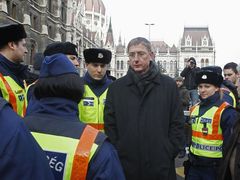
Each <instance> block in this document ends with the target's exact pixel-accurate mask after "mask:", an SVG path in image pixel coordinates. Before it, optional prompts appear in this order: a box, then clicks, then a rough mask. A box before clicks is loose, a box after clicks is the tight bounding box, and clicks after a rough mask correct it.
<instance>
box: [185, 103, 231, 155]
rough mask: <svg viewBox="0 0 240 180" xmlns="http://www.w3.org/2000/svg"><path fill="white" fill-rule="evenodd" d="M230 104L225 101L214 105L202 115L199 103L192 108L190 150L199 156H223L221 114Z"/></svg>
mask: <svg viewBox="0 0 240 180" xmlns="http://www.w3.org/2000/svg"><path fill="white" fill-rule="evenodd" d="M227 106H229V104H228V103H226V102H224V103H222V104H221V105H220V106H219V107H218V106H213V107H211V108H210V109H209V110H208V111H206V112H205V113H204V114H203V115H202V116H200V117H199V116H198V115H199V105H198V104H197V105H195V106H193V107H192V108H191V109H190V118H191V120H192V144H191V147H190V151H191V152H192V153H193V154H194V155H197V156H202V157H209V158H222V145H223V136H222V129H221V127H220V120H221V114H222V112H223V111H224V109H226V107H227Z"/></svg>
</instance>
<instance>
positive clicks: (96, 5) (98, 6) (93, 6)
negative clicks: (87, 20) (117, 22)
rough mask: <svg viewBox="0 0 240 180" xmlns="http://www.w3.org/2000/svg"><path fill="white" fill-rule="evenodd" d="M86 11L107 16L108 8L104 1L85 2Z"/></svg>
mask: <svg viewBox="0 0 240 180" xmlns="http://www.w3.org/2000/svg"><path fill="white" fill-rule="evenodd" d="M85 10H86V11H94V12H96V13H101V14H102V15H105V11H106V8H105V5H104V4H103V2H102V0H85Z"/></svg>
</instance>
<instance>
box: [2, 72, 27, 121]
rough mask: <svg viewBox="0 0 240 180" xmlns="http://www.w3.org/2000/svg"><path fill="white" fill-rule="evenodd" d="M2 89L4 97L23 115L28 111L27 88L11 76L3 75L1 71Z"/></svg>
mask: <svg viewBox="0 0 240 180" xmlns="http://www.w3.org/2000/svg"><path fill="white" fill-rule="evenodd" d="M0 90H1V92H2V96H3V98H4V99H5V100H6V101H8V102H9V103H10V104H11V105H12V108H13V110H14V111H15V112H16V113H17V114H18V115H20V116H22V117H23V116H24V115H25V112H26V103H25V96H26V93H25V89H24V88H22V87H21V86H19V85H18V84H17V83H16V82H15V81H14V79H12V78H11V77H10V76H3V75H2V74H1V73H0Z"/></svg>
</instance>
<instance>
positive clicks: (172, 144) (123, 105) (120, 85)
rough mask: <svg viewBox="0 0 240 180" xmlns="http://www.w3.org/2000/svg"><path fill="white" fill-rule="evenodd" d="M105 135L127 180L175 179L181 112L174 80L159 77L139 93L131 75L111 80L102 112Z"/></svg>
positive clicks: (182, 133)
mask: <svg viewBox="0 0 240 180" xmlns="http://www.w3.org/2000/svg"><path fill="white" fill-rule="evenodd" d="M104 113H105V114H104V117H105V132H106V134H107V135H108V136H109V139H110V141H111V142H112V143H113V144H114V145H115V146H116V148H117V150H118V153H119V157H120V160H121V163H122V165H123V169H124V172H125V175H126V178H127V179H129V180H159V179H161V180H165V179H171V180H172V179H176V173H175V167H174V158H175V157H176V155H177V154H178V152H179V149H181V148H182V145H183V139H182V138H183V137H184V132H183V130H184V128H183V127H184V124H183V123H184V122H183V121H182V119H183V111H182V107H181V103H180V99H179V94H178V89H177V86H176V83H175V81H174V80H173V79H172V78H170V77H168V76H165V75H162V74H160V73H159V74H158V75H157V76H156V77H155V78H154V79H153V80H152V82H151V83H150V84H149V85H148V86H147V88H146V89H145V91H144V93H143V94H141V93H140V92H139V89H138V88H137V86H136V85H135V84H134V82H133V80H132V78H131V76H130V75H129V74H127V75H126V76H124V77H123V78H120V79H118V80H116V81H114V82H113V83H112V84H111V85H110V87H109V90H108V94H107V100H106V104H105V110H104Z"/></svg>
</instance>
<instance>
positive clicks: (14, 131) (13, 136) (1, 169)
mask: <svg viewBox="0 0 240 180" xmlns="http://www.w3.org/2000/svg"><path fill="white" fill-rule="evenodd" d="M0 137H1V141H0V157H1V162H0V179H5V180H8V179H25V180H32V179H39V180H46V179H48V180H53V179H54V177H53V174H52V172H51V170H50V168H49V166H48V162H47V158H46V155H45V153H44V152H43V151H42V149H41V148H40V147H39V145H38V144H37V143H36V141H35V140H34V138H33V137H32V135H31V133H30V132H29V130H28V129H27V127H26V126H25V124H24V123H23V121H22V120H21V118H20V117H19V116H18V115H17V114H16V113H15V112H14V111H13V110H12V108H11V106H10V104H9V103H8V102H7V101H5V100H4V99H3V98H1V97H0Z"/></svg>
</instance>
